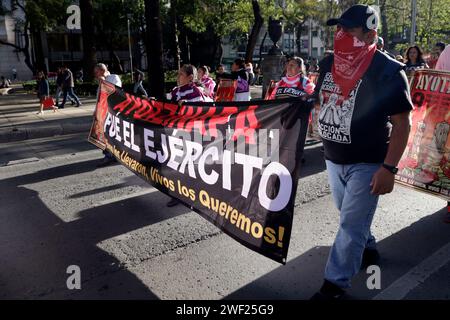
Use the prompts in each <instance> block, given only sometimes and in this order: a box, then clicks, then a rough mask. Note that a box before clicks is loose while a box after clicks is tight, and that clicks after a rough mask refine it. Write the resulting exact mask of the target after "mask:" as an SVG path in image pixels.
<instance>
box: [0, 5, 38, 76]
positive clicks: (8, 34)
mask: <svg viewBox="0 0 450 320" xmlns="http://www.w3.org/2000/svg"><path fill="white" fill-rule="evenodd" d="M11 2H12V1H11V0H1V5H2V7H3V8H4V9H6V10H11ZM17 19H20V20H23V19H24V16H23V13H22V12H21V11H20V10H15V11H14V12H13V14H12V15H0V40H2V41H4V42H8V43H11V44H14V45H17V46H21V45H22V44H23V41H24V39H23V34H22V33H21V32H20V31H19V28H16V20H17ZM13 70H15V71H16V75H17V79H20V80H28V79H31V77H32V76H33V75H32V72H31V70H30V68H28V66H27V65H26V64H25V57H24V55H23V54H22V53H21V52H18V51H17V50H16V49H15V48H14V47H12V46H9V45H5V44H2V43H0V75H1V76H4V77H6V78H8V79H13V78H14V76H13Z"/></svg>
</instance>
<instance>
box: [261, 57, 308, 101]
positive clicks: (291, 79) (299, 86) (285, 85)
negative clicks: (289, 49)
mask: <svg viewBox="0 0 450 320" xmlns="http://www.w3.org/2000/svg"><path fill="white" fill-rule="evenodd" d="M285 69H286V76H284V77H282V78H281V80H280V81H278V82H277V83H276V84H275V88H274V89H273V91H272V93H271V95H270V98H269V99H270V100H272V99H278V98H283V97H304V98H306V95H311V94H313V93H314V88H315V85H314V83H313V82H311V81H310V80H309V79H308V78H307V77H306V76H305V74H306V72H305V65H304V63H303V59H302V58H300V57H291V58H289V59H288V60H287V62H286V67H285ZM292 88H294V89H296V90H292Z"/></svg>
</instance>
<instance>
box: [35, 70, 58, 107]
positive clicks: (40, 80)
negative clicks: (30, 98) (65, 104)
mask: <svg viewBox="0 0 450 320" xmlns="http://www.w3.org/2000/svg"><path fill="white" fill-rule="evenodd" d="M37 96H38V99H39V111H38V113H37V114H44V103H45V100H46V99H48V98H50V85H49V83H48V79H47V77H46V75H45V73H44V72H42V71H39V72H38V74H37ZM52 108H53V111H56V110H57V109H58V107H55V106H52Z"/></svg>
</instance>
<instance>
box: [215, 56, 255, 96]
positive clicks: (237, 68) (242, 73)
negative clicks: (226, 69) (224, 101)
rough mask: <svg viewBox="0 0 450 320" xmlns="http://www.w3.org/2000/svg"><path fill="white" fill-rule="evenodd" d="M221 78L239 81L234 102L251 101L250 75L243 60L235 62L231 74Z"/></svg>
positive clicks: (223, 75) (224, 74)
mask: <svg viewBox="0 0 450 320" xmlns="http://www.w3.org/2000/svg"><path fill="white" fill-rule="evenodd" d="M220 77H221V78H223V79H233V80H237V83H238V85H237V89H236V94H235V95H234V101H250V87H249V84H248V78H249V76H248V73H247V71H246V70H245V62H244V60H242V59H236V60H234V62H233V64H232V65H231V73H222V74H221V76H220Z"/></svg>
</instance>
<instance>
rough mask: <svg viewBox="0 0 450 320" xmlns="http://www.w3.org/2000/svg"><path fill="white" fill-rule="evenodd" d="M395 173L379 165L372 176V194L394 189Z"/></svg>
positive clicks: (380, 193)
mask: <svg viewBox="0 0 450 320" xmlns="http://www.w3.org/2000/svg"><path fill="white" fill-rule="evenodd" d="M394 180H395V175H394V174H393V173H392V172H389V171H388V170H387V169H385V168H383V167H381V168H380V169H378V171H377V172H375V174H374V175H373V177H372V181H371V182H370V186H371V187H372V190H371V193H372V194H373V195H382V194H386V193H390V192H392V190H393V189H394V182H395V181H394Z"/></svg>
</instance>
